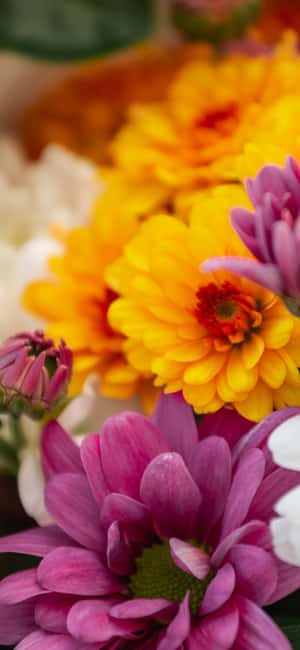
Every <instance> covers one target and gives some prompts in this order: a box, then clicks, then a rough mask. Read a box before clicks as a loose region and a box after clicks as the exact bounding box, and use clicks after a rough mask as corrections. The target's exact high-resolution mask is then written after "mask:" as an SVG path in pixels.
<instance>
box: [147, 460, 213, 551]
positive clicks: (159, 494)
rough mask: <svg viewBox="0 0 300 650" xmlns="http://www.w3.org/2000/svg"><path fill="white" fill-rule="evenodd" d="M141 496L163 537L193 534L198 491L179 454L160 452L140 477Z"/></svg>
mask: <svg viewBox="0 0 300 650" xmlns="http://www.w3.org/2000/svg"><path fill="white" fill-rule="evenodd" d="M141 498H142V500H143V502H144V503H145V504H146V505H147V506H148V507H149V508H150V510H151V511H152V516H153V518H154V521H155V523H156V526H157V530H158V533H159V535H160V536H162V537H179V538H183V539H188V538H190V537H193V536H194V535H195V533H196V530H197V524H198V520H199V513H200V506H201V501H202V498H201V494H200V492H199V489H198V487H197V485H196V483H195V481H194V480H193V478H192V476H191V474H190V472H189V471H188V469H187V467H186V465H185V464H184V461H183V459H182V457H181V456H179V454H177V453H175V452H173V453H165V454H160V455H159V456H157V458H155V459H154V460H152V462H151V463H150V464H149V465H148V467H147V469H146V470H145V472H144V475H143V478H142V481H141Z"/></svg>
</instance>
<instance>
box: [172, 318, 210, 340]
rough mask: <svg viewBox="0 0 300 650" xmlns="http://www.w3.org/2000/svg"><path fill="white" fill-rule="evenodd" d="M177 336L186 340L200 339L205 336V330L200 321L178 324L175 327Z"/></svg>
mask: <svg viewBox="0 0 300 650" xmlns="http://www.w3.org/2000/svg"><path fill="white" fill-rule="evenodd" d="M177 332H178V336H180V337H181V338H183V339H186V340H188V341H195V340H197V339H201V338H202V337H203V336H206V334H207V330H206V329H205V327H203V325H200V323H196V322H194V323H187V324H185V325H179V327H178V328H177Z"/></svg>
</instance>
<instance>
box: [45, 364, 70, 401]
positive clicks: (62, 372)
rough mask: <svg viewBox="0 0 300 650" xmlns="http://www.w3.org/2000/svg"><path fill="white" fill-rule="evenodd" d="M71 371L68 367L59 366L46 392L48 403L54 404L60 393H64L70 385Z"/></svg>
mask: <svg viewBox="0 0 300 650" xmlns="http://www.w3.org/2000/svg"><path fill="white" fill-rule="evenodd" d="M68 375H69V369H68V368H67V367H66V366H59V368H57V370H56V371H55V373H54V375H53V377H52V378H51V379H50V383H49V385H48V387H47V389H46V391H45V395H44V399H45V401H46V402H50V403H51V402H54V400H56V398H57V396H58V394H59V393H60V392H62V393H63V392H64V391H65V389H66V386H67V383H68Z"/></svg>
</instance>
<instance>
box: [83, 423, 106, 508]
mask: <svg viewBox="0 0 300 650" xmlns="http://www.w3.org/2000/svg"><path fill="white" fill-rule="evenodd" d="M80 455H81V460H82V464H83V467H84V469H85V471H86V474H87V477H88V480H89V484H90V487H91V490H92V492H93V495H94V497H95V500H96V502H97V503H98V505H99V507H101V506H102V504H103V499H104V497H105V496H106V495H107V494H109V489H108V487H107V484H106V482H105V478H104V474H103V468H102V462H101V454H100V440H99V434H98V433H92V434H90V435H89V436H87V437H86V438H85V439H84V441H83V442H82V444H81V447H80Z"/></svg>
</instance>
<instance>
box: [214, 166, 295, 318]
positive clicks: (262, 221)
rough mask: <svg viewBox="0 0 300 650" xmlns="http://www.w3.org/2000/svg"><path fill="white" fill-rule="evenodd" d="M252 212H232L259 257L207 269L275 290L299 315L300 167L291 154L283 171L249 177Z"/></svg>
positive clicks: (220, 262)
mask: <svg viewBox="0 0 300 650" xmlns="http://www.w3.org/2000/svg"><path fill="white" fill-rule="evenodd" d="M245 185H246V189H247V192H248V195H249V198H250V200H251V202H252V204H253V207H254V212H251V211H250V210H246V209H245V208H234V209H233V210H232V212H231V220H232V224H233V226H234V228H235V230H236V232H237V233H238V235H239V237H240V238H241V239H242V241H243V242H244V244H245V246H247V248H248V250H249V251H250V252H251V253H252V255H253V256H254V257H255V258H256V260H257V262H258V263H257V262H255V261H254V260H249V259H247V258H239V257H224V258H211V259H210V260H208V261H207V262H205V263H204V264H203V265H202V268H203V269H204V270H206V271H213V270H216V269H218V268H223V269H228V270H230V271H233V272H234V273H237V274H238V275H241V276H242V277H245V278H248V279H249V280H252V281H253V282H256V283H257V284H260V285H261V286H263V287H266V288H267V289H269V290H271V291H273V292H274V293H276V294H278V295H279V296H281V297H282V299H283V300H284V302H285V304H286V306H287V307H288V309H289V310H290V311H291V312H292V314H294V315H296V316H300V167H299V165H298V163H297V161H296V160H295V159H294V158H292V157H291V156H287V159H286V164H285V167H284V168H282V167H279V166H278V165H265V166H264V167H262V169H261V170H260V171H259V172H258V174H257V175H256V177H255V178H254V180H250V179H249V178H247V179H246V182H245Z"/></svg>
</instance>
